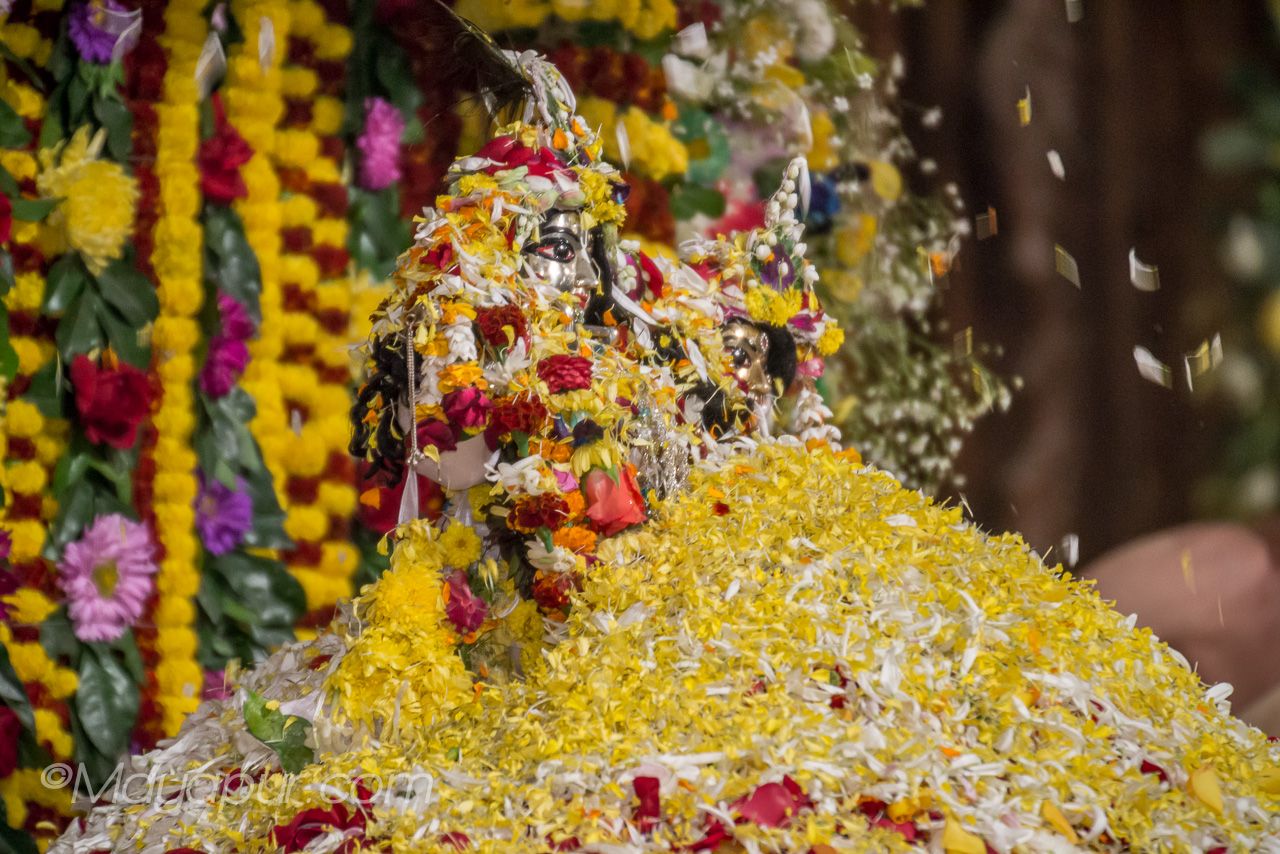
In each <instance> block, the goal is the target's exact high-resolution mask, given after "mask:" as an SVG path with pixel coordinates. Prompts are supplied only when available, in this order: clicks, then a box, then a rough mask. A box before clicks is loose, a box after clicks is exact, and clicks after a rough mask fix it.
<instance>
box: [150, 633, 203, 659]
mask: <svg viewBox="0 0 1280 854" xmlns="http://www.w3.org/2000/svg"><path fill="white" fill-rule="evenodd" d="M156 648H157V649H159V650H162V651H163V654H164V655H165V656H166V657H168V658H173V659H180V658H192V657H194V656H195V654H196V633H195V632H193V631H192V630H191V629H189V628H162V629H160V630H159V631H158V632H157V633H156Z"/></svg>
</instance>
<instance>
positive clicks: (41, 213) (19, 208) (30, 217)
mask: <svg viewBox="0 0 1280 854" xmlns="http://www.w3.org/2000/svg"><path fill="white" fill-rule="evenodd" d="M59 201H61V200H60V199H13V200H12V204H13V218H14V219H20V220H22V221H23V222H39V221H40V220H42V219H44V218H45V217H47V216H48V215H49V211H51V210H53V209H54V208H55V207H57V205H58V202H59Z"/></svg>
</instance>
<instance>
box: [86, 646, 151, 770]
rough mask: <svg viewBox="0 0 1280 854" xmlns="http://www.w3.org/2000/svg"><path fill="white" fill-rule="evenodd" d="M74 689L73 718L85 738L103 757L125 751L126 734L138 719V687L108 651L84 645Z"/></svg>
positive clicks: (127, 738)
mask: <svg viewBox="0 0 1280 854" xmlns="http://www.w3.org/2000/svg"><path fill="white" fill-rule="evenodd" d="M79 675H80V684H79V687H78V688H77V689H76V697H75V707H76V713H77V717H79V719H80V723H81V725H82V726H83V727H84V732H85V736H86V737H87V738H88V739H89V741H90V742H91V743H92V744H93V746H94V747H95V748H97V749H98V750H99V751H100V752H101V753H102V755H103V756H107V757H112V758H114V757H118V756H120V755H121V754H123V753H125V752H126V751H127V750H128V749H129V733H130V731H131V730H132V729H133V724H134V722H135V721H136V720H137V718H138V703H139V695H138V686H137V684H136V683H135V682H134V680H133V678H132V676H131V675H130V674H129V671H128V670H127V669H126V668H125V666H124V665H123V664H121V663H120V661H119V660H118V659H117V658H116V656H115V655H114V654H113V652H112V651H111V650H110V649H106V648H103V647H101V646H99V645H97V644H88V645H86V649H85V654H84V655H82V656H81V657H80V670H79Z"/></svg>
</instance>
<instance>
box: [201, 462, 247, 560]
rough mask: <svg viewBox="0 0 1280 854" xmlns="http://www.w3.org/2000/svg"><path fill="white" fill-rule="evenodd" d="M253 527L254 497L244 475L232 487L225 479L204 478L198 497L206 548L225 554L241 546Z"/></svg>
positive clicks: (209, 550)
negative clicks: (246, 485)
mask: <svg viewBox="0 0 1280 854" xmlns="http://www.w3.org/2000/svg"><path fill="white" fill-rule="evenodd" d="M252 527H253V497H252V496H251V495H249V493H248V492H247V491H245V483H244V479H243V478H236V488H235V489H232V488H231V487H229V486H227V485H226V484H224V483H222V482H221V481H217V480H213V481H208V480H205V479H204V477H203V476H201V478H200V494H199V495H198V496H197V497H196V530H197V531H199V532H200V539H201V540H203V541H204V547H205V549H206V550H207V551H208V552H209V554H213V555H224V554H226V553H227V552H229V551H231V550H232V549H234V548H235V547H236V546H238V545H240V541H241V540H243V539H244V535H245V534H247V533H248V532H249V529H250V528H252Z"/></svg>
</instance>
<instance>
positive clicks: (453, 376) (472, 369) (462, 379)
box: [439, 362, 485, 394]
mask: <svg viewBox="0 0 1280 854" xmlns="http://www.w3.org/2000/svg"><path fill="white" fill-rule="evenodd" d="M469 386H477V387H479V388H484V387H485V381H484V371H483V370H481V368H480V366H479V365H477V364H476V363H475V362H465V363H462V364H457V365H449V366H448V367H447V368H444V369H443V370H441V371H440V379H439V388H440V393H441V394H448V393H449V392H451V391H456V390H457V389H460V388H467V387H469Z"/></svg>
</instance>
